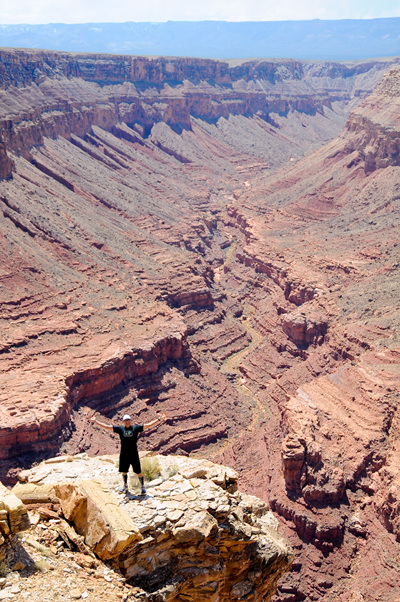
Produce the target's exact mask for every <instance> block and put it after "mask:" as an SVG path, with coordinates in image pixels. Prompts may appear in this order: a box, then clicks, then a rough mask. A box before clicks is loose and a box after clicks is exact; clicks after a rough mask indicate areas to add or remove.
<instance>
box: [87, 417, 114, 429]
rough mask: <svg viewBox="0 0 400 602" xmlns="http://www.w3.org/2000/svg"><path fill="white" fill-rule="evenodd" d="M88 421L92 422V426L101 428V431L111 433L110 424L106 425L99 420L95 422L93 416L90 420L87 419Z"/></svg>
mask: <svg viewBox="0 0 400 602" xmlns="http://www.w3.org/2000/svg"><path fill="white" fill-rule="evenodd" d="M89 420H90V421H91V422H93V423H94V424H97V425H98V426H101V427H102V428H103V429H106V430H107V431H112V430H113V427H112V425H111V424H106V423H105V422H100V420H97V419H96V418H95V417H94V416H92V417H91V418H89Z"/></svg>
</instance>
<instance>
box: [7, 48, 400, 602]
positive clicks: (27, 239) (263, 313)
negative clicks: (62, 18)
mask: <svg viewBox="0 0 400 602" xmlns="http://www.w3.org/2000/svg"><path fill="white" fill-rule="evenodd" d="M4 52H5V54H3V55H2V56H3V58H4V65H7V68H5V67H4V71H3V75H2V78H3V80H2V81H3V89H2V90H1V107H2V108H1V115H2V119H3V121H2V128H3V129H2V136H3V145H4V146H3V147H2V148H3V149H4V152H5V153H7V157H8V158H9V160H10V163H7V162H6V163H4V165H5V168H4V169H3V174H4V176H5V177H4V179H3V180H2V181H1V184H0V248H1V253H2V258H3V261H2V265H1V268H0V303H1V314H0V324H1V343H0V347H1V351H2V352H1V353H0V373H1V383H0V396H1V397H0V400H1V405H0V426H1V431H0V435H1V437H2V442H3V446H2V449H3V450H4V451H3V452H2V454H3V462H2V466H1V470H2V473H3V475H4V477H5V478H7V479H8V481H7V482H8V483H11V482H15V479H16V474H17V473H18V472H19V471H20V470H21V469H22V468H23V467H26V466H29V465H30V464H31V463H32V462H33V461H38V460H40V459H42V458H43V456H49V455H54V453H55V452H57V453H60V454H76V453H77V452H85V451H87V452H88V453H90V454H91V455H95V454H98V453H102V454H103V453H115V452H116V451H117V449H118V445H117V441H116V439H115V437H113V436H110V434H109V433H107V432H104V431H103V430H100V429H98V428H95V427H94V426H93V425H92V423H90V422H89V421H88V416H89V413H90V412H93V411H98V412H100V413H101V414H103V416H104V420H106V421H110V423H111V422H113V423H115V422H118V421H119V420H120V419H121V416H122V415H123V414H124V413H125V412H126V411H129V412H131V413H132V414H133V415H134V416H135V421H137V422H139V423H140V422H144V421H148V420H151V419H153V418H154V417H155V415H156V411H158V410H162V411H165V412H166V414H167V416H168V419H167V421H166V423H165V424H163V425H162V426H160V427H159V428H157V429H154V430H153V431H149V432H148V431H146V432H145V433H143V435H141V440H140V446H141V447H142V446H143V447H147V448H148V449H152V450H154V451H162V452H171V453H173V452H178V453H183V454H185V453H186V454H193V455H195V454H196V455H199V456H200V455H203V456H206V457H207V458H213V459H216V460H217V461H218V462H220V463H222V464H226V465H229V466H232V467H234V468H235V469H236V470H237V471H238V474H239V483H240V487H241V489H242V490H243V491H245V492H246V493H249V494H256V495H258V496H259V497H260V498H261V499H263V500H264V501H265V502H266V503H267V504H268V506H270V507H271V508H272V509H273V511H274V512H275V513H277V514H278V515H279V516H280V521H281V528H282V531H283V532H284V534H285V535H286V536H287V537H288V538H290V541H291V542H292V545H293V549H294V553H295V561H294V563H293V565H292V569H291V571H290V573H289V574H288V575H285V576H284V577H282V579H281V581H280V582H279V586H278V590H277V594H276V596H275V601H279V602H300V601H301V600H307V602H309V601H311V600H324V601H328V602H331V601H332V602H333V600H334V601H335V602H338V601H340V602H348V601H349V600H351V599H358V600H362V599H363V600H364V601H365V602H377V601H378V600H382V599H385V600H386V601H387V602H397V601H398V599H399V598H400V593H399V586H398V575H397V565H398V561H399V559H400V548H399V542H398V539H399V532H398V531H399V521H398V516H397V515H398V507H399V499H400V498H399V491H400V486H399V483H400V481H399V471H398V465H399V424H398V423H399V420H398V387H399V375H400V370H399V366H400V362H399V357H400V345H399V340H398V332H399V326H400V317H399V311H398V309H399V308H398V304H397V303H396V300H397V297H398V289H399V285H400V282H399V270H398V266H399V254H398V250H399V246H398V235H397V232H398V225H399V189H400V182H399V165H398V150H397V142H398V131H399V120H398V117H399V115H398V89H399V72H398V70H397V69H394V68H392V67H393V66H394V65H395V64H396V60H394V61H390V62H387V61H379V62H377V63H373V62H372V63H368V64H367V63H362V64H359V65H356V66H349V65H347V66H343V65H333V64H314V63H309V62H307V63H298V62H293V61H284V62H280V61H267V62H265V61H262V62H260V61H250V62H247V63H242V62H239V63H238V64H227V66H226V67H225V66H223V64H221V63H219V62H216V61H214V62H213V61H211V62H208V61H205V62H202V61H200V62H199V63H196V61H193V60H190V59H188V60H187V61H184V62H183V63H179V61H178V62H175V61H173V60H170V59H154V60H150V59H134V58H132V57H129V58H126V59H125V58H121V57H106V58H104V57H101V56H92V57H87V56H77V57H75V56H74V57H73V58H71V57H70V56H69V55H64V54H61V53H60V54H58V53H56V54H53V53H40V52H32V53H29V52H28V53H24V52H21V51H10V52H9V51H4ZM70 60H71V68H72V66H73V68H74V69H75V70H77V71H76V73H77V74H79V77H77V76H76V74H74V73H73V72H71V71H68V65H69V61H70ZM139 65H141V67H140V69H139V67H138V66H139ZM179 65H180V67H179ZM136 68H138V69H139V71H135V69H136ZM142 68H143V70H142ZM217 68H219V69H221V73H220V74H218V73H217V71H216V70H217ZM386 68H388V69H389V68H390V70H389V72H388V74H387V75H386V76H385V77H384V78H383V79H382V80H381V81H380V83H379V84H378V86H377V87H376V89H375V91H374V92H373V94H372V95H371V96H370V97H368V98H365V99H363V100H361V97H363V96H364V94H366V93H367V92H369V91H370V90H371V89H372V87H373V84H374V83H375V82H376V81H377V80H378V79H379V78H380V76H381V74H382V71H383V70H384V69H386ZM130 69H133V71H132V73H135V74H136V75H132V77H130V76H128V74H129V72H130V71H129V70H130ZM153 69H154V70H155V71H153ZM179 69H181V71H179ZM168 70H170V72H171V73H173V74H174V77H175V78H177V77H178V75H179V74H181V76H182V79H179V77H178V79H168V76H167V75H166V74H167V73H168ZM191 70H192V72H193V77H192V78H189V75H190V72H191ZM253 73H254V74H255V75H254V77H253V75H252V74H253ZM210 74H213V77H215V81H213V80H207V79H204V78H205V77H206V76H208V75H210ZM235 74H236V75H235ZM343 75H346V77H343ZM228 76H229V77H228ZM347 76H348V77H347ZM122 79H123V80H124V81H122ZM260 82H261V83H260ZM310 82H311V83H312V86H313V92H312V94H313V95H314V96H315V98H314V99H313V100H311V99H310V94H309V92H310V90H309V84H310ZM260 86H261V87H262V89H263V90H264V91H263V93H262V94H261V95H260ZM253 89H254V90H255V91H256V95H255V96H254V97H253V95H252V94H253V93H252V90H253ZM316 90H319V92H318V94H316V92H315V91H316ZM191 94H192V95H193V96H192V97H191V98H189V97H190V95H191ZM196 95H197V96H196ZM328 101H330V104H329V102H328ZM196 103H198V104H197V105H196ZM260 103H264V105H263V107H264V108H260V106H261V105H260ZM196 106H197V108H196ZM207 107H208V108H207ZM210 107H211V108H210ZM352 109H354V110H352ZM348 111H350V114H349V118H348V121H347V125H346V127H345V129H344V130H343V131H342V133H341V134H340V135H339V136H338V137H337V138H334V136H336V135H337V133H338V132H339V131H340V130H341V128H342V125H343V123H344V120H345V116H346V115H347V113H348ZM327 140H329V142H328V144H325V146H322V147H321V148H319V149H318V150H317V151H315V152H313V153H311V154H308V152H309V151H310V150H314V149H315V148H316V147H317V146H320V145H321V143H322V142H325V141H327ZM304 154H306V156H304ZM5 156H6V155H4V153H3V154H2V155H1V157H3V158H4V157H5ZM300 157H301V159H300ZM7 165H8V167H7ZM278 167H280V168H281V169H280V170H277V169H276V168H278ZM10 170H11V171H10ZM7 458H8V459H7ZM9 458H13V460H12V462H10V460H9ZM67 464H73V463H71V462H70V463H67V462H66V463H65V465H67ZM34 493H35V492H32V493H30V494H29V495H32V496H33V495H34ZM36 494H37V495H40V493H39V492H36ZM27 495H28V494H27ZM223 495H225V494H223ZM243 503H245V502H243ZM246 504H247V502H246ZM150 510H151V509H150ZM199 511H200V510H199ZM149 512H150V511H149ZM207 512H209V509H208V507H207ZM146 520H147V519H146ZM177 520H178V519H177ZM196 524H197V523H196V521H194V523H193V524H191V529H192V528H193V532H195V530H196V528H197V527H196ZM210 524H213V522H212V521H211V523H210ZM212 534H213V531H212V530H211V531H210V534H209V535H208V536H209V537H212ZM208 536H207V537H208ZM132 545H135V546H136V545H137V546H139V548H140V543H135V544H132ZM210 562H211V561H210ZM246 566H247V565H246ZM143 570H146V566H144V567H143ZM246 570H247V569H246ZM224 595H225V594H224Z"/></svg>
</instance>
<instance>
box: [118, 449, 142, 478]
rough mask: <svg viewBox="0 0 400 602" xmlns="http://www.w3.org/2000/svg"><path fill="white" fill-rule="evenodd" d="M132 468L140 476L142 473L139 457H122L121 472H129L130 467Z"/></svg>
mask: <svg viewBox="0 0 400 602" xmlns="http://www.w3.org/2000/svg"><path fill="white" fill-rule="evenodd" d="M130 466H132V469H133V472H136V474H140V473H141V472H142V469H141V466H140V460H139V456H137V455H136V456H127V455H122V454H121V455H120V457H119V472H129V467H130Z"/></svg>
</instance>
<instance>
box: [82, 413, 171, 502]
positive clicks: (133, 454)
mask: <svg viewBox="0 0 400 602" xmlns="http://www.w3.org/2000/svg"><path fill="white" fill-rule="evenodd" d="M166 419H167V417H166V415H165V414H161V417H160V418H155V419H154V420H152V421H151V422H147V423H145V424H134V425H132V419H131V417H130V416H129V414H125V416H124V417H123V418H122V421H123V423H124V424H123V426H117V425H110V424H105V423H104V422H100V421H99V420H97V419H96V418H95V417H94V415H93V416H92V417H91V418H90V420H91V421H92V422H93V423H94V424H97V425H98V426H101V427H102V428H103V429H106V430H107V431H112V432H114V433H118V435H119V438H120V440H121V451H120V455H119V472H121V473H122V479H123V486H122V487H121V489H120V490H119V491H120V492H121V493H124V492H125V493H126V492H127V491H128V471H129V466H132V468H133V472H136V474H137V475H138V477H139V481H140V485H141V493H142V495H146V488H145V486H144V479H143V475H142V469H141V466H140V459H139V453H138V449H137V438H138V435H139V433H141V432H142V431H145V430H147V429H150V428H152V427H153V426H158V425H159V424H161V423H162V422H165V420H166Z"/></svg>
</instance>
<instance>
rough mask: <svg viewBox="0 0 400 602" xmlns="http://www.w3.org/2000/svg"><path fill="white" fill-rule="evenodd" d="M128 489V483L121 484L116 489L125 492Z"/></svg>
mask: <svg viewBox="0 0 400 602" xmlns="http://www.w3.org/2000/svg"><path fill="white" fill-rule="evenodd" d="M127 491H128V485H122V487H120V488H119V489H118V492H119V493H126V492H127Z"/></svg>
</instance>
